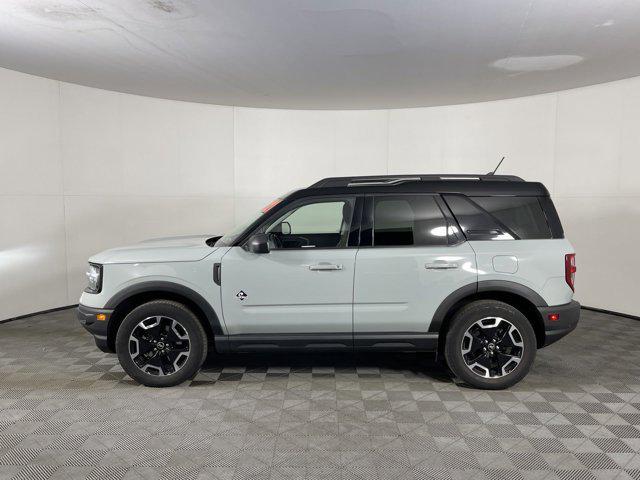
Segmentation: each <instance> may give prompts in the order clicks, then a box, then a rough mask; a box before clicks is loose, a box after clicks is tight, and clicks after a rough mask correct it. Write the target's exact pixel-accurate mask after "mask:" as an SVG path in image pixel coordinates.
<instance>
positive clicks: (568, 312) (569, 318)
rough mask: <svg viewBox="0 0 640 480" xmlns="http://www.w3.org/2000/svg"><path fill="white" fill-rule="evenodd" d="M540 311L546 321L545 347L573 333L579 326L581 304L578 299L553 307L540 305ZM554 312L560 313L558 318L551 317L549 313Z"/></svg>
mask: <svg viewBox="0 0 640 480" xmlns="http://www.w3.org/2000/svg"><path fill="white" fill-rule="evenodd" d="M538 311H539V312H540V315H541V316H542V321H543V322H544V336H545V341H544V345H542V346H543V347H546V346H547V345H551V344H552V343H554V342H557V341H558V340H560V339H561V338H562V337H564V336H565V335H567V334H568V333H571V332H572V331H573V330H574V329H575V328H576V326H578V320H579V319H580V304H579V303H578V302H576V301H572V302H570V303H567V304H565V305H557V306H553V307H538ZM552 313H555V314H557V315H558V319H557V320H555V321H552V320H550V319H549V315H551V314H552Z"/></svg>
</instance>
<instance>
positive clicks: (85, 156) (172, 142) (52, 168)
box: [0, 69, 640, 319]
mask: <svg viewBox="0 0 640 480" xmlns="http://www.w3.org/2000/svg"><path fill="white" fill-rule="evenodd" d="M639 128H640V78H636V79H630V80H624V81H620V82H613V83H609V84H602V85H598V86H593V87H587V88H582V89H577V90H569V91H564V92H558V93H554V94H547V95H539V96H533V97H525V98H520V99H515V100H503V101H496V102H488V103H479V104H469V105H459V106H448V107H434V108H417V109H403V110H377V111H295V110H265V109H251V108H232V107H219V106H213V105H201V104H192V103H183V102H174V101H168V100H158V99H151V98H145V97H137V96H133V95H126V94H119V93H113V92H106V91H102V90H96V89H91V88H86V87H80V86H76V85H71V84H66V83H61V82H57V81H53V80H47V79H42V78H38V77H33V76H29V75H24V74H21V73H16V72H12V71H9V70H2V69H0V145H1V147H0V167H1V170H0V171H1V172H2V173H1V175H0V319H5V318H11V317H14V316H17V315H22V314H26V313H29V312H34V311H38V310H44V309H48V308H54V307H58V306H63V305H68V304H72V303H76V302H77V298H78V296H79V293H80V291H81V289H82V288H83V286H84V278H83V272H84V268H85V262H86V258H87V257H88V256H89V255H90V254H92V253H94V252H97V251H100V250H102V249H105V248H108V247H111V246H116V245H120V244H123V243H128V242H134V241H137V240H141V239H143V238H148V237H157V236H163V235H174V234H184V233H193V232H196V233H200V232H204V233H207V232H210V233H219V232H224V231H225V230H227V229H228V228H230V227H231V226H232V225H233V224H234V223H236V222H238V221H241V220H242V219H243V217H245V216H246V215H247V214H249V213H250V212H251V211H253V210H254V209H256V208H258V207H259V206H261V205H262V204H264V203H266V202H268V201H269V200H270V199H271V198H272V197H273V196H274V195H277V194H280V193H283V192H285V191H287V190H290V189H292V188H296V187H300V186H305V185H308V184H310V183H312V182H314V181H315V180H317V179H318V178H321V177H324V176H330V175H350V174H382V173H430V172H434V173H438V172H458V173H461V172H472V173H476V172H486V171H489V170H491V169H492V168H493V167H494V166H495V164H496V163H497V161H498V159H499V158H500V157H501V156H502V155H506V156H507V160H506V162H505V163H504V164H503V167H502V169H501V171H502V172H503V173H511V174H516V175H521V176H523V177H525V178H527V179H529V180H539V181H542V182H544V183H545V184H546V185H547V187H548V188H549V190H550V191H551V192H552V194H553V197H554V199H555V202H556V205H557V207H558V209H559V211H560V214H561V217H562V220H563V224H564V226H565V230H566V232H567V235H568V236H569V238H570V239H571V241H572V242H573V244H574V245H575V247H576V251H577V253H578V265H579V275H578V294H577V297H578V299H579V300H581V301H582V302H583V303H585V304H586V305H589V306H595V307H600V308H606V309H611V310H616V311H620V312H625V313H629V314H634V315H640V302H638V301H636V299H635V291H636V290H637V288H636V287H635V284H634V278H635V275H634V274H635V273H636V272H637V270H638V269H639V268H640V260H638V257H637V256H635V248H634V247H635V238H637V237H638V236H639V234H640V225H639V220H640V206H639V205H638V197H640V175H639V174H640V163H639V162H638V157H639V156H640V135H639V134H638V132H637V130H638V129H639Z"/></svg>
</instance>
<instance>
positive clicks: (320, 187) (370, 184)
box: [295, 174, 549, 197]
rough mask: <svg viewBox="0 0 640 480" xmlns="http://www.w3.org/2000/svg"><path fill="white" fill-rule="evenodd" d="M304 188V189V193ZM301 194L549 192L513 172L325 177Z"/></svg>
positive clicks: (537, 194) (484, 194)
mask: <svg viewBox="0 0 640 480" xmlns="http://www.w3.org/2000/svg"><path fill="white" fill-rule="evenodd" d="M302 192H304V193H302ZM296 193H300V195H295V196H296V197H299V196H309V195H313V194H317V195H327V194H345V193H460V194H464V195H478V196H488V195H513V196H548V195H549V192H548V191H547V189H546V188H545V186H544V185H542V184H541V183H538V182H525V181H524V180H523V179H522V178H520V177H516V176H513V175H469V174H464V175H459V174H445V175H433V174H429V175H421V174H416V175H381V176H359V177H330V178H324V179H322V180H320V181H318V182H316V183H314V184H313V185H311V186H310V187H308V188H306V189H304V190H300V191H298V192H296Z"/></svg>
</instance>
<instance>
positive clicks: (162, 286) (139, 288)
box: [104, 280, 224, 335]
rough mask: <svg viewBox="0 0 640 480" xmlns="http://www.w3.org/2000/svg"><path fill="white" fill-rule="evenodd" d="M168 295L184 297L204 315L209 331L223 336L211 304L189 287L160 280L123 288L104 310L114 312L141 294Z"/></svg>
mask: <svg viewBox="0 0 640 480" xmlns="http://www.w3.org/2000/svg"><path fill="white" fill-rule="evenodd" d="M149 292H154V293H156V292H157V293H159V294H162V293H169V294H172V295H177V296H181V297H184V298H186V299H188V300H189V301H191V302H192V303H194V304H195V305H196V306H197V307H198V308H199V309H200V310H201V311H202V313H203V314H204V315H205V317H206V319H207V322H208V323H209V325H210V326H211V330H212V331H213V334H214V335H224V332H223V330H222V325H221V324H220V319H219V318H218V315H217V314H216V312H215V310H214V309H213V307H212V306H211V304H210V303H209V302H208V301H207V300H205V299H204V297H203V296H202V295H200V294H199V293H198V292H196V291H194V290H192V289H191V288H189V287H185V286H184V285H180V284H179V283H172V282H166V281H160V280H151V281H148V282H140V283H136V284H134V285H131V286H129V287H126V288H123V289H122V290H120V291H119V292H117V293H116V294H115V295H114V296H113V297H111V298H110V299H109V301H108V302H107V304H106V305H105V307H104V308H105V309H110V310H115V309H116V308H117V307H118V306H119V305H120V304H122V302H124V301H126V300H128V299H130V298H131V297H134V296H136V295H139V294H141V293H149Z"/></svg>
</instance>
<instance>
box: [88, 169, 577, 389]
mask: <svg viewBox="0 0 640 480" xmlns="http://www.w3.org/2000/svg"><path fill="white" fill-rule="evenodd" d="M89 262H90V263H89V271H88V273H87V275H88V278H89V286H88V287H87V289H86V290H85V291H84V293H83V294H82V297H81V299H80V305H79V307H78V316H79V319H80V321H81V323H82V324H83V325H84V326H85V328H86V329H87V330H88V331H89V332H91V333H92V334H93V336H94V337H95V340H96V344H97V345H98V347H99V348H101V349H102V350H104V351H110V352H117V354H118V358H119V360H120V363H121V365H122V367H123V368H124V370H125V371H126V372H127V373H128V374H129V375H130V376H131V377H133V378H134V379H136V380H138V381H139V382H141V383H143V384H145V385H149V386H157V387H161V386H172V385H176V384H178V383H181V382H183V381H185V380H187V379H188V378H190V377H192V376H193V375H194V374H195V373H196V372H197V371H198V369H199V368H200V366H201V365H202V363H203V361H204V359H205V357H206V356H207V351H208V350H209V351H211V350H212V349H214V350H215V351H216V352H255V351H266V350H296V351H311V350H341V351H353V350H356V349H357V350H369V351H374V350H375V351H421V352H438V354H439V356H440V357H441V358H444V360H446V362H447V364H448V366H449V368H450V369H451V370H452V371H453V373H454V374H455V375H456V376H457V377H458V378H459V379H460V380H462V381H464V382H466V383H467V384H470V385H472V386H474V387H479V388H488V389H498V388H505V387H508V386H511V385H513V384H515V383H516V382H518V381H519V380H521V379H522V378H523V377H524V376H525V375H526V374H527V372H528V370H529V368H530V367H531V365H532V363H533V359H534V357H535V353H536V349H537V348H540V347H543V346H546V345H549V344H550V343H552V342H554V341H556V340H558V339H559V338H561V337H562V336H564V335H566V334H567V333H569V332H570V331H571V330H573V329H574V328H575V327H576V324H577V322H578V317H579V315H580V305H579V304H578V303H577V302H575V301H572V297H573V289H574V275H575V255H574V252H573V248H572V247H571V244H570V243H569V242H568V241H567V240H566V239H565V238H564V234H563V230H562V226H561V224H560V220H559V219H558V215H557V213H556V210H555V208H554V206H553V203H552V202H551V199H550V197H549V193H548V191H547V190H546V189H545V187H544V186H543V185H542V184H540V183H532V182H525V181H523V180H522V179H520V178H518V177H512V176H503V175H481V176H473V175H455V176H446V175H443V176H441V175H405V176H394V177H391V176H385V177H369V178H367V177H350V178H327V179H324V180H321V181H319V182H318V183H316V184H314V185H312V186H311V187H309V188H306V189H302V190H297V191H295V192H292V193H289V194H287V195H286V196H284V197H282V198H279V199H277V200H276V201H274V202H272V203H271V204H269V205H268V206H267V207H265V208H264V209H263V210H262V211H261V212H260V213H259V214H258V215H257V216H256V217H255V218H253V219H252V220H251V221H250V222H248V223H247V224H246V225H243V226H242V227H240V228H237V229H236V230H235V231H233V232H231V233H229V234H227V235H225V236H223V237H211V236H190V237H177V238H166V239H157V240H149V241H146V242H142V243H139V244H137V245H134V246H130V247H123V248H116V249H113V250H107V251H105V252H102V253H100V254H98V255H95V256H94V257H92V258H91V259H90V260H89Z"/></svg>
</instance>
